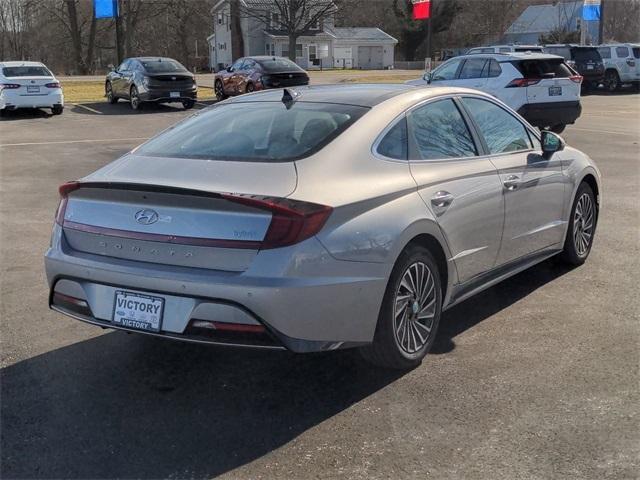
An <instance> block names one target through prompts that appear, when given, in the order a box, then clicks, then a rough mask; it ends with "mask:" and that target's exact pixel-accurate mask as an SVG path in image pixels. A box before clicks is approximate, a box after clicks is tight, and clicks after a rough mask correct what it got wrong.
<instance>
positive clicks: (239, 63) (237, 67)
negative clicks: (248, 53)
mask: <svg viewBox="0 0 640 480" xmlns="http://www.w3.org/2000/svg"><path fill="white" fill-rule="evenodd" d="M242 62H244V58H239V59H238V60H236V61H235V62H234V64H233V65H231V68H233V70H234V71H236V72H237V71H238V70H240V69H241V68H242Z"/></svg>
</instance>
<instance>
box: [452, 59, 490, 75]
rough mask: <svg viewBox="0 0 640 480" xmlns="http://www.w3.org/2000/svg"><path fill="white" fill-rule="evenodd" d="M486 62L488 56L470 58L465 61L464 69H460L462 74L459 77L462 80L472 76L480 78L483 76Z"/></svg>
mask: <svg viewBox="0 0 640 480" xmlns="http://www.w3.org/2000/svg"><path fill="white" fill-rule="evenodd" d="M485 63H487V59H486V58H468V59H466V60H465V61H464V65H462V69H461V70H460V75H459V76H458V78H460V80H466V79H470V78H480V77H482V69H483V68H484V65H485Z"/></svg>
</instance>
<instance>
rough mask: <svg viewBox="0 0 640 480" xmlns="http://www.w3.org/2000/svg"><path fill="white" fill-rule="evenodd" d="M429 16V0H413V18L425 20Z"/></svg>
mask: <svg viewBox="0 0 640 480" xmlns="http://www.w3.org/2000/svg"><path fill="white" fill-rule="evenodd" d="M430 16H431V2H430V0H414V2H413V19H414V20H425V19H427V18H429V17H430Z"/></svg>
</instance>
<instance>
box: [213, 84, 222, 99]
mask: <svg viewBox="0 0 640 480" xmlns="http://www.w3.org/2000/svg"><path fill="white" fill-rule="evenodd" d="M214 90H215V94H216V97H217V98H218V100H222V99H223V98H224V90H223V89H222V82H216V84H215V85H214Z"/></svg>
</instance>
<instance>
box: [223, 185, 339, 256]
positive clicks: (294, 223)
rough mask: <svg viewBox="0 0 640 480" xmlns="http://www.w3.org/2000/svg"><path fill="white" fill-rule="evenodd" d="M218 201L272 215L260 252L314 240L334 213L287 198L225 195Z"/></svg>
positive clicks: (316, 205)
mask: <svg viewBox="0 0 640 480" xmlns="http://www.w3.org/2000/svg"><path fill="white" fill-rule="evenodd" d="M221 197H222V198H224V199H226V200H228V201H230V202H235V203H240V204H243V205H247V206H250V207H254V208H259V209H260V210H266V211H268V212H270V213H271V224H270V225H269V228H268V230H267V233H266V234H265V236H264V239H263V240H262V244H261V246H260V248H261V249H269V248H279V247H286V246H288V245H294V244H296V243H299V242H302V241H303V240H306V239H307V238H311V237H313V236H314V235H315V234H317V233H318V232H319V231H320V230H321V229H322V227H323V226H324V224H325V223H326V221H327V219H328V218H329V215H331V212H332V211H333V209H332V208H331V207H327V206H325V205H318V204H315V203H309V202H302V201H298V200H289V199H286V198H275V197H261V196H253V195H252V196H248V195H247V196H245V195H227V194H223V195H221Z"/></svg>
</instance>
